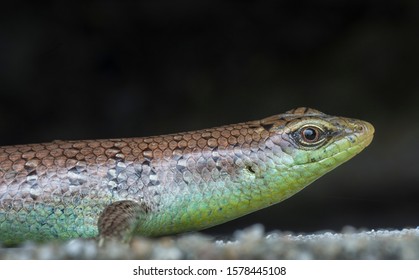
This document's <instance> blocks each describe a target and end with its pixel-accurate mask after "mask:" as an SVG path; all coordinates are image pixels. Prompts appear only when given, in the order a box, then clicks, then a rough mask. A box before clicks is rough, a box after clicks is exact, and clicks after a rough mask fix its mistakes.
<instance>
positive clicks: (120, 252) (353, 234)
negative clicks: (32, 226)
mask: <svg viewBox="0 0 419 280" xmlns="http://www.w3.org/2000/svg"><path fill="white" fill-rule="evenodd" d="M0 259H169V260H171V259H419V228H416V229H402V230H370V231H365V230H363V231H361V230H356V229H354V228H351V227H345V228H344V229H343V230H342V232H341V233H333V232H322V233H313V234H298V235H297V234H293V233H289V232H288V233H287V232H281V231H274V232H268V233H266V232H265V230H264V228H263V226H261V225H254V226H252V227H249V228H246V229H244V230H238V231H236V232H235V233H234V234H233V235H232V237H230V238H226V239H225V240H217V239H215V238H213V237H211V236H208V235H203V234H200V233H190V234H184V235H178V236H173V237H162V238H156V239H149V238H144V237H136V238H134V240H132V242H131V244H121V243H119V242H111V241H110V242H107V243H105V244H104V246H102V247H99V246H98V243H97V242H96V241H95V240H83V239H75V240H70V241H66V242H58V241H54V242H49V243H43V244H35V243H33V242H27V243H24V244H22V245H21V246H19V247H13V248H6V247H1V246H0Z"/></svg>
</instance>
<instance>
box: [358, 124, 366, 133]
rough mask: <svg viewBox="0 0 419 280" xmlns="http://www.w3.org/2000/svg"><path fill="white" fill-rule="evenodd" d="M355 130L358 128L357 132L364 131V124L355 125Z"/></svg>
mask: <svg viewBox="0 0 419 280" xmlns="http://www.w3.org/2000/svg"><path fill="white" fill-rule="evenodd" d="M356 130H358V131H359V132H363V131H364V126H363V125H360V124H359V125H357V126H356Z"/></svg>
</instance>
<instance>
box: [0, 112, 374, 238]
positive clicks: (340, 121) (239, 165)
mask: <svg viewBox="0 0 419 280" xmlns="http://www.w3.org/2000/svg"><path fill="white" fill-rule="evenodd" d="M307 129H308V130H309V131H308V132H313V131H314V132H315V134H316V135H314V136H316V137H315V139H308V138H310V137H312V136H313V135H311V136H310V133H308V135H306V134H305V133H306V132H307ZM373 133H374V128H373V127H372V125H371V124H369V123H367V122H363V121H360V120H354V119H348V118H342V117H334V116H329V115H326V114H323V113H321V112H319V111H316V110H313V109H308V108H298V109H295V110H292V111H289V112H287V113H285V114H281V115H276V116H272V117H269V118H265V119H262V120H260V121H252V122H246V123H240V124H236V125H228V126H222V127H217V128H212V129H204V130H199V131H192V132H185V133H178V134H171V135H164V136H155V137H148V138H128V139H112V140H87V141H57V142H52V143H46V144H32V145H19V146H9V147H2V148H0V241H1V242H3V243H6V244H14V243H18V242H21V241H23V240H28V239H31V240H38V241H42V240H48V239H70V238H76V237H85V238H88V237H95V236H97V235H98V233H99V231H100V229H99V230H98V221H99V222H100V219H101V217H102V218H103V217H105V218H109V217H110V218H109V219H107V220H106V219H104V220H106V222H103V223H104V224H106V223H108V225H109V224H114V220H115V219H118V218H114V216H112V214H113V213H115V217H121V215H119V212H118V211H119V210H121V209H119V210H118V211H116V212H114V211H113V210H112V211H109V212H110V213H111V215H109V213H107V212H105V211H104V210H105V209H112V208H109V206H110V205H115V203H117V202H121V201H123V202H125V201H129V202H134V205H138V208H136V207H134V208H133V209H135V210H133V213H134V214H130V215H131V216H135V223H133V222H132V221H131V222H130V223H131V224H130V226H132V231H130V232H129V234H140V235H145V236H159V235H167V234H173V233H179V232H185V231H193V230H200V229H204V228H207V227H211V226H214V225H217V224H220V223H223V222H226V221H229V220H232V219H234V218H237V217H240V216H243V215H245V214H248V213H251V212H253V211H256V210H259V209H262V208H265V207H267V206H270V205H272V204H275V203H278V202H280V201H282V200H284V199H286V198H288V197H290V196H292V195H293V194H295V193H297V192H298V191H300V190H301V189H303V188H304V187H305V186H307V185H308V184H310V183H311V182H313V181H314V180H316V179H318V178H319V177H321V176H322V175H324V174H325V173H327V172H328V171H330V170H332V169H333V168H335V167H337V166H338V165H340V164H342V163H343V162H345V161H347V160H349V159H350V158H352V157H353V156H355V155H356V154H358V153H359V152H361V151H362V150H363V149H364V148H365V147H366V146H368V145H369V144H370V142H371V141H372V138H373ZM307 136H308V138H307ZM121 213H122V212H121ZM123 214H124V213H123ZM109 220H110V222H109ZM113 226H114V225H111V227H110V229H111V232H112V227H113ZM100 227H101V226H100ZM108 231H109V230H108ZM102 232H103V231H102Z"/></svg>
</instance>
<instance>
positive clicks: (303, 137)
mask: <svg viewBox="0 0 419 280" xmlns="http://www.w3.org/2000/svg"><path fill="white" fill-rule="evenodd" d="M297 135H298V136H297V137H296V138H297V140H298V142H299V143H300V144H301V145H304V146H316V145H319V144H321V143H323V142H324V141H325V140H326V137H325V132H324V131H323V130H322V129H321V128H320V127H318V126H314V125H307V126H303V127H302V128H300V129H299V130H298V132H297Z"/></svg>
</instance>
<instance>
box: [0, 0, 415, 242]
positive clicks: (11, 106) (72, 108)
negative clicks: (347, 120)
mask: <svg viewBox="0 0 419 280" xmlns="http://www.w3.org/2000/svg"><path fill="white" fill-rule="evenodd" d="M51 2H52V3H48V2H42V3H43V4H40V3H38V1H37V3H32V4H28V3H21V2H19V1H14V2H13V3H14V4H10V3H9V4H4V3H3V4H1V5H2V8H1V11H0V13H1V16H0V145H11V144H24V143H33V142H45V141H52V140H55V139H63V140H64V139H94V138H112V137H113V138H115V137H133V136H149V135H156V134H163V133H172V132H178V131H185V130H193V129H199V128H206V127H211V126H217V125H222V124H229V123H234V122H240V121H246V120H253V119H259V118H263V117H266V116H269V115H273V114H277V113H282V112H284V111H286V110H289V109H292V108H295V107H298V106H309V107H313V108H316V109H319V110H321V111H323V112H326V113H329V114H333V115H342V116H348V117H355V118H360V119H364V120H368V121H370V122H371V123H373V124H374V126H375V127H376V136H375V139H374V141H373V143H372V144H371V146H370V147H369V148H367V150H366V151H364V152H363V153H362V154H360V155H359V156H357V157H356V158H354V159H353V160H351V161H350V162H348V163H346V164H345V165H343V166H342V167H340V168H338V169H336V170H335V171H334V172H331V173H330V174H328V175H326V176H325V177H323V178H321V179H320V180H318V181H317V182H315V183H314V184H312V185H310V186H309V187H308V188H306V189H305V190H304V191H302V192H301V193H299V194H297V195H296V196H294V197H292V198H291V199H289V200H287V201H285V202H283V203H280V204H278V205H276V206H273V207H270V208H268V209H266V210H263V211H259V212H257V213H254V214H251V215H248V216H246V217H243V218H240V219H238V220H236V221H233V222H230V223H227V224H224V225H222V226H218V227H215V228H213V229H210V230H208V231H207V233H213V234H225V233H230V232H232V231H233V230H234V229H236V228H242V227H245V226H248V225H251V224H253V223H257V222H260V223H263V224H264V225H265V226H266V227H267V229H268V230H272V229H280V230H290V231H294V232H313V231H321V230H327V229H331V230H340V229H342V227H344V226H345V225H351V226H354V227H356V228H367V229H372V228H374V229H377V228H403V227H416V226H417V225H418V220H419V217H418V213H419V203H418V201H419V172H418V171H419V168H418V167H419V163H418V160H419V146H418V140H417V139H418V138H419V126H418V125H417V122H418V120H419V113H418V105H419V79H418V74H419V68H418V65H419V2H418V1H413V0H412V1H408V0H405V1H403V0H402V1H378V0H365V1H353V0H338V1H336V0H328V1H327V0H318V1H311V0H306V1H258V2H257V3H247V2H239V1H238V2H236V3H232V2H227V1H207V0H204V1H194V0H189V1H186V0H184V1H166V2H161V1H131V2H128V3H122V2H119V1H97V2H92V3H87V1H86V3H78V2H73V1H51ZM7 5H12V6H7Z"/></svg>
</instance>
